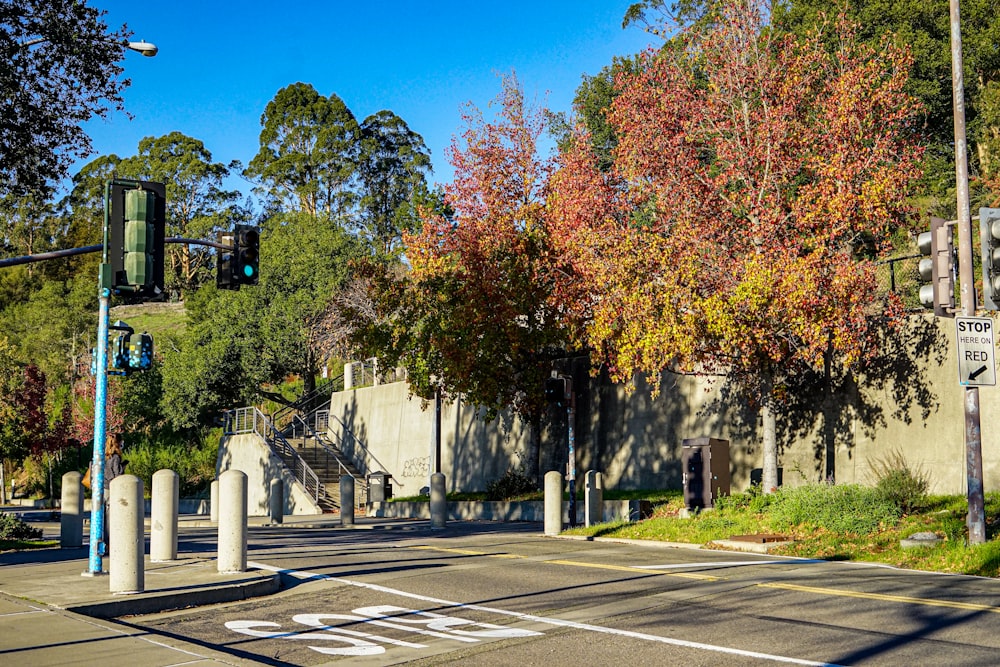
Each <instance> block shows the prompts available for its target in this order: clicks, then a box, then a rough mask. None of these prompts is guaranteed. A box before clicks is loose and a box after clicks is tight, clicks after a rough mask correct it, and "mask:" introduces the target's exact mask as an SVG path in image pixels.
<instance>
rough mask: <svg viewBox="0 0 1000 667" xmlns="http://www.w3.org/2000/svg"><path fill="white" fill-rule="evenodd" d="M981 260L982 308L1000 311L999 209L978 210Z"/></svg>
mask: <svg viewBox="0 0 1000 667" xmlns="http://www.w3.org/2000/svg"><path fill="white" fill-rule="evenodd" d="M979 241H980V248H981V253H982V258H983V308H985V309H986V310H1000V208H981V209H979Z"/></svg>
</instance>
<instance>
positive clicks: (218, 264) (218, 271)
mask: <svg viewBox="0 0 1000 667" xmlns="http://www.w3.org/2000/svg"><path fill="white" fill-rule="evenodd" d="M215 238H216V241H217V242H218V243H219V244H220V245H224V246H228V248H229V249H228V250H223V249H221V248H219V252H218V253H217V254H216V256H215V286H216V287H217V288H219V289H236V290H238V289H239V288H240V284H239V283H238V282H237V281H236V279H235V276H234V275H233V233H232V232H219V233H218V234H217V235H216V237H215Z"/></svg>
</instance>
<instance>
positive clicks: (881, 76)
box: [549, 0, 921, 491]
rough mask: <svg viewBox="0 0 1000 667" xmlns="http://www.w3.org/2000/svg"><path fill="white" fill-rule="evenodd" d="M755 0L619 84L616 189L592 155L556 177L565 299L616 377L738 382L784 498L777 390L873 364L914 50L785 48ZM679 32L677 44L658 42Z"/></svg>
mask: <svg viewBox="0 0 1000 667" xmlns="http://www.w3.org/2000/svg"><path fill="white" fill-rule="evenodd" d="M766 9H767V8H766V6H765V4H764V3H763V2H761V1H760V0H727V1H726V2H725V3H724V6H723V7H722V9H721V12H722V13H721V16H720V18H719V20H717V21H714V22H711V23H706V22H702V23H698V24H695V25H693V26H691V27H690V28H688V29H686V30H682V31H681V32H679V33H678V34H677V36H676V37H674V38H673V39H671V40H670V41H669V42H668V43H667V44H666V46H665V48H664V49H662V50H660V51H658V52H655V53H653V52H650V53H648V54H646V56H645V59H644V61H643V66H642V67H641V68H640V71H639V73H637V74H631V75H628V74H626V75H624V76H622V77H621V78H620V79H619V80H618V82H617V85H618V89H619V95H618V97H617V98H616V99H615V101H614V103H613V105H612V109H611V111H610V112H609V121H610V123H611V124H612V125H613V126H614V127H615V129H616V131H617V133H618V136H619V145H618V147H617V149H616V153H615V163H614V166H613V168H612V169H611V171H610V172H609V173H602V172H600V171H599V170H598V169H597V166H596V163H595V160H594V157H593V155H591V153H590V151H589V147H588V142H587V141H585V137H580V140H578V141H577V142H576V144H575V147H574V148H573V149H572V150H570V151H569V152H568V153H567V154H566V155H564V156H563V160H562V164H561V168H560V170H559V171H558V173H557V174H555V176H554V177H553V184H552V192H553V196H552V197H551V204H552V206H551V212H550V216H549V231H550V234H551V238H552V242H553V245H554V246H555V247H556V248H557V249H558V254H559V258H560V261H561V262H563V264H564V266H565V267H567V269H568V270H567V271H566V272H565V275H567V276H569V278H568V279H567V280H565V281H563V283H562V284H561V285H560V286H559V287H558V288H557V290H556V293H557V294H558V295H559V296H561V297H562V298H563V299H564V300H565V301H564V303H568V304H570V307H571V308H572V310H573V312H574V313H575V314H576V315H577V316H578V317H579V318H581V320H582V321H584V322H585V323H586V339H587V342H588V343H589V345H590V346H591V348H592V349H594V350H595V351H596V354H598V355H599V356H600V357H601V358H602V359H603V360H604V361H606V362H607V363H608V365H609V367H610V368H611V370H612V373H613V375H614V376H615V377H617V378H618V379H621V380H628V379H630V378H631V377H632V376H633V374H635V373H637V372H640V373H642V372H644V373H646V374H649V375H658V374H659V373H660V372H662V371H663V370H666V369H670V370H678V371H682V372H695V373H705V374H707V373H725V374H727V375H729V377H730V378H731V379H733V380H735V381H737V382H738V383H739V385H740V386H741V387H743V388H744V390H745V391H746V393H747V395H748V397H749V399H750V401H751V403H752V404H754V405H756V406H758V407H759V409H760V411H761V415H762V421H763V452H764V460H763V486H764V488H765V490H767V491H770V490H772V489H774V488H775V487H776V486H777V441H776V428H775V425H776V421H775V420H776V416H775V413H776V410H777V408H778V407H779V404H778V397H779V396H780V394H781V391H782V385H783V384H784V383H785V382H786V381H787V380H788V379H789V378H791V377H793V376H794V375H796V373H799V372H800V371H802V370H803V369H805V368H809V367H817V366H820V367H821V366H822V361H823V359H824V355H827V354H830V353H834V352H835V353H836V354H837V355H838V356H839V358H840V359H841V360H842V361H843V362H844V363H845V364H852V363H854V362H855V361H857V360H859V359H861V358H862V357H863V356H864V355H865V353H866V341H867V340H868V338H869V334H870V333H871V328H872V326H873V316H874V315H878V316H880V317H881V319H882V321H884V320H885V318H890V319H891V318H892V317H893V315H894V312H893V308H892V306H891V304H876V303H874V301H873V296H872V295H873V294H874V292H875V272H874V268H875V267H874V263H873V259H875V258H877V256H878V255H879V253H881V252H883V251H885V250H886V249H887V248H888V241H889V235H890V233H891V232H892V231H893V230H894V229H896V228H898V227H900V226H901V225H903V224H904V222H905V220H906V216H907V214H908V208H907V204H906V198H907V195H908V193H909V188H910V186H911V184H912V183H913V182H914V180H915V179H916V178H917V177H918V175H919V164H920V159H921V149H920V147H919V145H918V143H917V139H918V128H919V122H920V108H919V105H918V104H917V102H916V101H915V100H914V99H913V98H912V97H911V96H909V95H907V94H906V93H905V92H904V84H905V83H906V81H907V76H908V70H909V67H910V64H911V62H910V56H909V54H908V52H907V51H905V50H903V49H900V48H897V47H895V46H893V45H892V44H891V43H890V42H888V41H886V42H884V43H883V44H882V45H881V47H880V48H879V49H873V48H870V47H868V46H865V45H863V44H860V43H859V42H858V40H857V39H855V35H854V30H853V28H852V26H851V25H849V24H848V23H847V22H845V21H843V20H840V21H838V22H836V23H835V24H833V25H827V26H825V27H824V28H823V30H826V31H832V35H833V37H835V39H834V40H833V43H834V44H835V46H834V47H833V48H827V47H826V46H825V45H824V44H826V43H829V42H826V41H825V38H826V37H827V35H825V34H822V33H821V32H817V33H815V34H812V35H809V36H808V37H805V38H796V37H794V36H791V35H777V34H775V32H774V31H772V29H771V28H770V27H769V26H768V25H767V23H766V20H765V19H766V14H765V12H766ZM664 30H665V32H667V33H668V32H669V28H665V29H664Z"/></svg>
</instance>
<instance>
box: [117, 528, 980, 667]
mask: <svg viewBox="0 0 1000 667" xmlns="http://www.w3.org/2000/svg"><path fill="white" fill-rule="evenodd" d="M424 525H426V524H424ZM192 538H195V541H194V542H191V541H190V540H191V539H192ZM251 538H252V542H251V546H250V550H249V559H250V561H251V562H252V563H254V564H256V565H257V566H259V567H261V566H262V567H268V568H275V569H277V570H280V571H282V572H283V581H284V582H285V584H286V589H285V590H283V591H282V593H280V594H278V595H277V596H274V597H272V598H267V599H255V600H249V601H245V602H240V603H231V604H225V605H219V606H215V607H211V608H197V609H191V610H185V611H179V612H172V613H169V614H161V615H156V616H142V617H132V618H127V619H122V622H124V623H127V624H130V625H134V626H136V627H140V628H145V629H148V630H150V631H152V632H154V633H159V634H162V635H168V636H170V635H173V636H178V637H183V638H185V639H187V640H189V641H194V642H197V643H202V644H203V645H205V646H207V647H211V648H213V649H215V650H219V651H223V652H225V653H227V654H229V655H230V656H232V658H233V662H234V663H241V662H245V663H246V664H251V663H263V664H269V665H286V664H290V665H319V664H326V663H339V664H344V665H348V664H349V665H390V664H410V665H459V664H461V665H545V666H546V667H556V666H559V665H621V666H622V667H625V666H626V665H644V666H645V665H692V666H694V665H766V664H782V663H784V664H835V665H838V664H839V665H859V664H865V665H949V666H958V665H995V664H1000V650H998V648H1000V582H997V581H995V580H992V579H982V578H975V577H962V576H949V575H936V574H927V573H919V572H911V571H901V570H894V569H890V568H885V567H879V566H873V565H863V564H854V563H836V562H814V561H805V560H796V559H782V558H773V557H768V556H758V555H750V554H742V553H731V552H719V551H706V550H689V549H676V548H663V547H650V546H645V545H632V544H618V543H610V542H586V541H574V540H563V539H552V538H545V537H542V536H541V535H540V528H539V526H536V525H526V524H499V525H490V524H484V525H477V526H470V525H468V524H463V525H462V526H461V527H455V528H452V527H449V528H448V529H445V530H444V531H431V530H429V529H423V528H421V529H414V530H369V531H333V530H329V531H321V530H296V529H290V528H281V529H273V530H267V531H262V530H255V531H253V532H252V536H251ZM183 539H184V540H185V543H186V545H187V548H188V549H195V550H196V549H197V548H198V542H197V535H196V534H189V535H185V536H184V537H183ZM205 539H206V541H209V540H212V539H214V536H213V535H212V534H211V533H206V536H205Z"/></svg>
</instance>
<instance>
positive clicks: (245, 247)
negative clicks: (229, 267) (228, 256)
mask: <svg viewBox="0 0 1000 667" xmlns="http://www.w3.org/2000/svg"><path fill="white" fill-rule="evenodd" d="M232 263H233V279H234V280H235V281H236V283H237V284H239V285H256V284H257V282H258V280H259V279H260V232H258V231H257V228H256V227H251V226H250V225H236V230H235V231H234V232H233V258H232Z"/></svg>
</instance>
